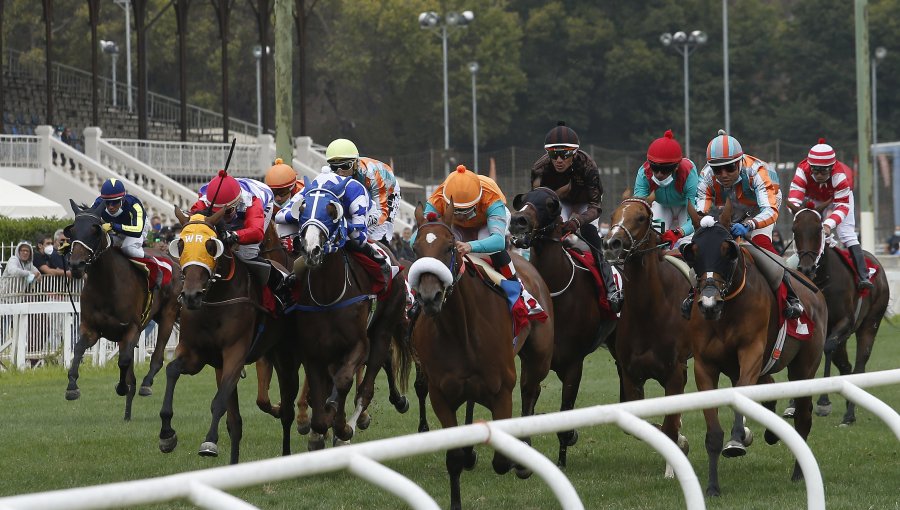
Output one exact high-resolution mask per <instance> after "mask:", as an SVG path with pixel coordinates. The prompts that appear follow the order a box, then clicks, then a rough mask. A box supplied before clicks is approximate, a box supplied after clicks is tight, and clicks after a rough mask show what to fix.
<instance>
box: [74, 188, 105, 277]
mask: <svg viewBox="0 0 900 510" xmlns="http://www.w3.org/2000/svg"><path fill="white" fill-rule="evenodd" d="M69 204H70V205H71V206H72V212H74V213H75V222H74V223H73V224H71V225H69V226H68V227H66V228H65V229H64V233H65V236H66V237H67V238H69V239H70V242H71V252H70V255H69V265H70V266H71V269H72V276H73V277H74V278H81V277H82V276H83V275H84V273H85V271H87V268H88V266H89V265H90V264H91V262H93V261H94V260H95V259H96V258H97V257H98V256H99V255H100V254H101V253H102V252H103V250H105V249H106V248H108V247H109V246H110V239H109V235H108V234H106V233H105V232H103V229H102V228H101V225H102V224H103V218H101V216H100V214H101V213H102V212H103V208H104V205H103V202H102V201H101V202H100V203H99V204H98V205H97V207H94V208H89V207H85V206H83V205H78V204H76V203H75V201H74V200H72V199H69Z"/></svg>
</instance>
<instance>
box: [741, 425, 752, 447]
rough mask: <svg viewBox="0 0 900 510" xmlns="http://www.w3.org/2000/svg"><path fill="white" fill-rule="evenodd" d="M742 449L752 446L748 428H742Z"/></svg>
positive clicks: (750, 433) (750, 431) (750, 432)
mask: <svg viewBox="0 0 900 510" xmlns="http://www.w3.org/2000/svg"><path fill="white" fill-rule="evenodd" d="M743 444H744V447H746V448H749V447H750V445H751V444H753V431H752V430H750V427H744V441H743Z"/></svg>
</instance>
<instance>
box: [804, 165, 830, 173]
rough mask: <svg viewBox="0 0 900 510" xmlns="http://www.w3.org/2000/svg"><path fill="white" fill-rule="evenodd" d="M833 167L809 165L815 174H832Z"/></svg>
mask: <svg viewBox="0 0 900 510" xmlns="http://www.w3.org/2000/svg"><path fill="white" fill-rule="evenodd" d="M831 168H832V165H828V166H817V165H809V169H810V170H811V171H812V173H814V174H829V173H831Z"/></svg>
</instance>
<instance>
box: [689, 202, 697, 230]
mask: <svg viewBox="0 0 900 510" xmlns="http://www.w3.org/2000/svg"><path fill="white" fill-rule="evenodd" d="M687 209H688V216H690V218H691V224H692V225H694V231H695V232H696V231H697V230H700V214H699V213H698V212H697V209H696V208H695V207H694V203H693V202H691V201H690V200H688V207H687Z"/></svg>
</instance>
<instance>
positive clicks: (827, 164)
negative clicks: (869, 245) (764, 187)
mask: <svg viewBox="0 0 900 510" xmlns="http://www.w3.org/2000/svg"><path fill="white" fill-rule="evenodd" d="M852 175H853V174H852V171H851V170H850V168H849V167H847V165H845V164H844V163H841V162H840V161H838V160H837V157H836V156H835V153H834V149H833V148H832V147H831V146H830V145H828V144H826V143H825V139H824V138H820V139H819V143H818V144H816V145H815V146H813V148H812V149H810V150H809V154H808V155H807V156H806V159H804V160H803V161H801V162H800V164H798V165H797V170H796V171H795V172H794V179H793V180H792V181H791V190H790V193H789V194H788V201H789V202H790V203H791V204H793V205H795V206H796V207H802V206H803V202H805V201H806V200H807V198H809V199H811V200H812V201H813V202H814V203H815V204H816V205H819V204H821V203H823V202H826V201H828V200H831V201H832V203H831V206H830V207H829V209H830V212H831V214H829V215H828V217H827V218H825V220H824V221H823V222H822V230H823V231H824V235H825V237H828V236H830V235H831V232H832V231H833V230H836V231H837V235H838V239H840V241H841V243H843V244H844V246H845V247H846V248H847V249H848V250H850V254H851V255H852V256H853V263H854V264H856V272H857V276H859V281H858V282H857V284H856V286H857V288H858V289H860V290H862V289H872V288H874V287H875V286H874V285H873V284H872V282H871V281H869V270H868V268H867V267H866V259H865V257H864V256H863V252H862V247H861V246H860V245H859V239H857V238H856V221H855V218H854V215H853V210H854V204H853V177H852Z"/></svg>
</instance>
